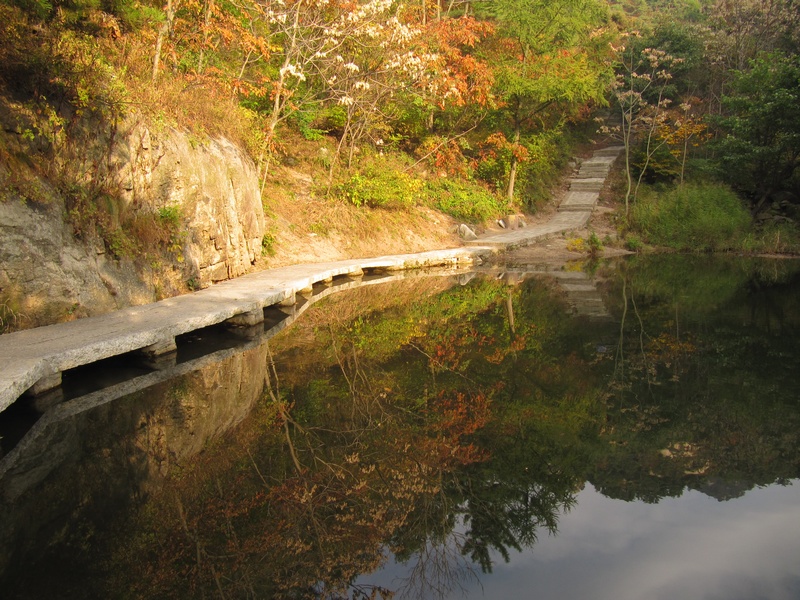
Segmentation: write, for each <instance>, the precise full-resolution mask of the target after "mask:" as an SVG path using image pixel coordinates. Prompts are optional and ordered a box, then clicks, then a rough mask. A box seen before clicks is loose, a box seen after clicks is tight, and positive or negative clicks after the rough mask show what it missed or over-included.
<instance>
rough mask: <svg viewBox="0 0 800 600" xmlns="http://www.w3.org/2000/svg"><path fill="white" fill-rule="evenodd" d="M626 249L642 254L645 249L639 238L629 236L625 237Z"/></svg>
mask: <svg viewBox="0 0 800 600" xmlns="http://www.w3.org/2000/svg"><path fill="white" fill-rule="evenodd" d="M625 248H626V249H627V250H630V251H631V252H641V250H642V249H643V248H644V244H643V243H642V240H640V239H639V238H638V237H637V236H635V235H632V234H628V235H627V236H626V237H625Z"/></svg>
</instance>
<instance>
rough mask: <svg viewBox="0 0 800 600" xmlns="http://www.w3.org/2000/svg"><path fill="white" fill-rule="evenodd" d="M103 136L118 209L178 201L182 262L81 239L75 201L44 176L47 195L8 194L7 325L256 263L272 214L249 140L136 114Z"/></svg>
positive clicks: (96, 310)
mask: <svg viewBox="0 0 800 600" xmlns="http://www.w3.org/2000/svg"><path fill="white" fill-rule="evenodd" d="M8 131H9V129H8V128H7V129H6V132H8ZM97 145H98V146H104V147H105V148H107V149H108V151H107V154H105V156H104V157H103V159H102V161H103V168H104V169H105V170H107V173H106V174H105V177H106V181H109V182H111V187H112V188H114V187H115V188H116V189H112V190H111V192H112V195H113V196H114V197H115V198H116V201H117V203H119V204H120V206H116V207H114V211H113V212H114V213H115V215H116V216H117V218H119V216H120V215H126V216H127V217H129V218H130V217H131V216H132V215H135V214H137V213H141V214H158V213H159V211H161V210H163V209H168V210H172V211H173V214H174V215H176V219H177V220H178V228H179V232H180V235H179V236H178V238H177V243H176V246H177V247H176V248H175V251H174V255H175V257H176V258H177V259H178V260H180V261H181V262H180V263H177V262H176V264H174V265H169V266H167V267H166V268H165V267H164V265H153V264H151V262H150V261H147V260H142V257H137V256H125V257H123V258H115V257H113V256H111V255H110V254H109V253H108V252H107V251H106V248H105V246H104V243H103V242H102V241H101V240H99V239H94V240H92V239H88V238H87V239H84V240H76V239H75V237H74V235H73V228H72V226H71V225H70V224H69V223H68V219H67V218H66V212H65V209H64V206H65V202H64V201H63V199H60V198H59V197H58V194H57V192H56V191H55V190H54V189H53V188H52V187H51V186H50V185H49V184H48V183H47V181H45V180H44V179H42V180H41V181H39V182H37V187H38V188H39V191H40V194H38V197H37V198H33V199H32V198H30V197H28V198H23V197H22V194H19V193H16V190H14V188H13V187H11V188H8V189H7V190H5V193H4V194H3V197H2V199H0V331H2V330H7V329H15V328H24V327H33V326H38V325H43V324H47V323H53V322H57V321H63V320H68V319H71V318H77V317H83V316H89V315H95V314H101V313H104V312H108V311H111V310H114V309H116V308H121V307H124V306H129V305H134V304H143V303H147V302H152V301H154V300H157V299H159V298H160V297H164V296H170V295H175V294H177V293H180V292H182V291H186V289H187V285H189V286H191V287H206V286H208V285H210V284H212V283H213V282H216V281H221V280H224V279H228V278H230V277H236V276H238V275H242V274H244V273H247V272H248V271H249V270H250V269H251V268H252V265H253V264H254V263H255V262H256V260H257V258H258V257H259V256H260V253H261V239H262V236H263V234H264V231H265V219H264V211H263V207H262V204H261V197H260V193H259V184H258V176H257V173H256V169H255V166H254V165H253V163H252V161H250V160H249V158H248V157H247V156H246V155H245V154H244V153H243V152H242V151H241V150H240V149H239V148H237V147H236V146H234V145H233V144H231V143H229V142H227V141H226V140H207V141H202V142H197V141H196V140H195V139H194V138H192V137H191V136H190V135H188V134H185V133H182V132H179V131H175V130H166V131H161V132H158V133H154V132H153V130H151V129H150V128H148V127H147V126H146V125H144V124H142V123H137V122H134V121H131V122H130V123H128V124H127V125H125V126H123V127H120V128H119V129H118V130H117V131H116V132H115V135H114V136H113V138H111V141H109V140H98V141H97ZM23 152H24V150H23ZM12 168H13V167H12ZM0 170H1V169H0ZM165 272H167V276H165ZM170 273H171V276H169V274H170Z"/></svg>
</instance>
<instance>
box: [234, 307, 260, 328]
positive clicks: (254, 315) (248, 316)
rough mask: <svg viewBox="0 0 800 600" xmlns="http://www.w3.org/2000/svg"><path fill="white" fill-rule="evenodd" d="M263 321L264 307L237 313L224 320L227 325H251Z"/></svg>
mask: <svg viewBox="0 0 800 600" xmlns="http://www.w3.org/2000/svg"><path fill="white" fill-rule="evenodd" d="M263 321H264V309H263V308H257V309H254V310H251V311H248V312H245V313H239V314H238V315H234V316H232V317H231V318H230V319H228V320H227V321H225V325H228V326H229V327H252V326H253V325H258V324H259V323H261V322H263Z"/></svg>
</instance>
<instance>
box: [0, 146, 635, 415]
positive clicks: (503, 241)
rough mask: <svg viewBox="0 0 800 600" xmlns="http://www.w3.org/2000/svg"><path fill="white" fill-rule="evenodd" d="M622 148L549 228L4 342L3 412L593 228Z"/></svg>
mask: <svg viewBox="0 0 800 600" xmlns="http://www.w3.org/2000/svg"><path fill="white" fill-rule="evenodd" d="M619 151H620V148H606V149H603V150H598V151H597V152H595V153H594V155H593V156H592V158H590V159H588V160H585V161H583V162H582V163H581V165H580V168H579V171H578V173H577V175H575V176H574V177H573V178H571V180H570V191H569V192H568V194H567V195H566V197H565V198H564V200H563V202H562V203H561V206H560V207H559V213H558V214H557V215H556V216H555V217H554V218H553V219H551V220H550V221H549V222H548V223H546V224H543V225H536V226H531V227H522V228H518V229H513V230H507V231H503V232H500V233H493V234H490V235H487V236H484V237H481V238H479V239H478V240H474V241H472V242H469V243H468V244H466V246H465V247H463V248H453V249H449V250H436V251H432V252H422V253H419V254H405V255H394V256H384V257H379V258H372V259H352V260H345V261H337V262H328V263H317V264H306V265H293V266H289V267H283V268H280V269H270V270H266V271H261V272H258V273H251V274H249V275H245V276H242V277H238V278H236V279H233V280H230V281H225V282H223V283H220V284H218V285H215V286H213V287H210V288H208V289H205V290H201V291H198V292H195V293H193V294H187V295H184V296H177V297H175V298H169V299H167V300H162V301H160V302H155V303H152V304H146V305H143V306H134V307H130V308H126V309H123V310H119V311H115V312H113V313H109V314H105V315H102V316H98V317H91V318H86V319H80V320H78V321H71V322H68V323H60V324H57V325H49V326H46V327H37V328H35V329H28V330H24V331H18V332H15V333H9V334H5V335H0V411H3V410H5V409H6V408H7V407H8V406H9V405H11V404H12V403H13V402H14V401H15V400H16V399H17V398H19V397H20V396H21V395H22V394H23V393H25V392H26V391H30V392H31V393H34V394H40V393H43V392H45V391H47V390H49V389H53V388H56V387H58V386H59V385H60V384H61V374H62V372H63V371H65V370H67V369H72V368H75V367H79V366H82V365H86V364H90V363H93V362H96V361H98V360H102V359H105V358H110V357H113V356H119V355H121V354H126V353H128V352H134V351H138V352H141V353H143V354H145V355H148V356H159V355H164V354H168V353H170V352H171V351H173V350H175V349H176V341H175V338H176V336H179V335H182V334H185V333H189V332H192V331H196V330H198V329H201V328H203V327H208V326H211V325H216V324H219V323H226V324H228V325H230V326H234V327H236V326H252V325H255V324H257V323H260V322H261V321H263V319H264V309H265V308H268V307H270V306H274V305H280V304H283V305H288V306H291V305H293V304H294V303H295V302H296V296H297V295H298V294H307V295H309V294H311V293H312V288H313V286H314V285H325V284H328V285H330V284H332V282H333V280H334V279H335V278H343V277H350V278H359V277H363V276H364V275H365V273H366V274H370V273H379V272H386V271H400V270H405V269H417V268H424V267H442V266H466V265H469V266H472V265H473V264H475V263H480V262H482V260H483V259H485V258H487V257H489V256H490V255H492V254H494V253H497V252H499V251H502V250H506V249H511V248H515V247H519V246H525V245H528V244H531V243H533V242H535V241H537V240H540V239H543V238H546V237H548V236H551V235H555V234H558V233H561V232H564V231H568V230H571V229H577V228H580V227H582V226H583V225H585V224H586V222H587V221H588V219H589V217H590V215H591V212H592V209H593V208H594V205H595V203H596V202H597V198H598V196H599V192H600V190H601V188H602V186H603V183H604V180H605V177H606V175H607V174H608V171H609V168H610V166H611V163H612V162H613V161H614V159H615V158H616V157H617V155H618V154H619Z"/></svg>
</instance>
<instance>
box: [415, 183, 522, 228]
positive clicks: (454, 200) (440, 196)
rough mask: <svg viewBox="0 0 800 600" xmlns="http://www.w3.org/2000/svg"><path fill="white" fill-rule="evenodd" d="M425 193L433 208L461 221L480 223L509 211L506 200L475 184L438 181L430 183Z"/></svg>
mask: <svg viewBox="0 0 800 600" xmlns="http://www.w3.org/2000/svg"><path fill="white" fill-rule="evenodd" d="M425 191H426V194H427V196H428V198H429V204H430V205H431V206H433V207H434V208H436V209H438V210H440V211H442V212H443V213H446V214H448V215H451V216H452V217H455V218H456V219H458V220H460V221H467V222H469V223H480V222H482V221H486V220H488V219H493V218H496V217H499V216H501V215H503V214H505V212H506V211H507V210H508V204H507V203H506V201H505V200H501V199H499V198H498V197H497V196H496V195H494V194H492V193H490V192H489V191H488V190H486V189H485V188H483V187H482V186H480V185H478V184H475V183H469V182H466V181H455V180H451V179H438V180H436V181H432V182H429V183H428V184H427V185H426V189H425Z"/></svg>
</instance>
